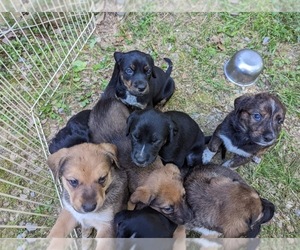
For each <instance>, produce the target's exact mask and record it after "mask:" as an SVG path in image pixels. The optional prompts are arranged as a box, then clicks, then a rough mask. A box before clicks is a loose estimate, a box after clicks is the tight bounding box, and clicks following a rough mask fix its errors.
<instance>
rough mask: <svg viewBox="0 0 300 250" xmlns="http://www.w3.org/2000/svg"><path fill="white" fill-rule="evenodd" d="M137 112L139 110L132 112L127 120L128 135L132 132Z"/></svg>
mask: <svg viewBox="0 0 300 250" xmlns="http://www.w3.org/2000/svg"><path fill="white" fill-rule="evenodd" d="M136 112H137V111H134V112H132V113H131V114H130V116H129V117H128V118H127V121H126V124H127V125H126V136H128V135H129V133H130V128H131V125H132V123H133V121H134V120H135V118H136Z"/></svg>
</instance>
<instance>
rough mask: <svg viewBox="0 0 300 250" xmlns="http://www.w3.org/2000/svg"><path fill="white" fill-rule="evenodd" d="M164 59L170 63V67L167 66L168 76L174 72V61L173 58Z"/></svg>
mask: <svg viewBox="0 0 300 250" xmlns="http://www.w3.org/2000/svg"><path fill="white" fill-rule="evenodd" d="M164 60H165V61H166V62H167V63H168V65H169V67H168V68H167V70H166V74H167V75H168V76H170V75H171V73H172V69H173V63H172V61H171V59H169V58H166V57H165V58H164Z"/></svg>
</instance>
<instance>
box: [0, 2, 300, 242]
mask: <svg viewBox="0 0 300 250" xmlns="http://www.w3.org/2000/svg"><path fill="white" fill-rule="evenodd" d="M149 8H150V9H151V6H150V7H149ZM232 11H234V9H232ZM107 16H109V14H107ZM111 16H112V14H111ZM112 19H113V18H112ZM299 23H300V13H296V12H294V13H263V12H259V13H254V12H252V13H239V14H238V15H232V14H229V13H176V14H174V13H146V12H145V13H129V14H127V15H126V17H125V19H124V21H123V22H122V23H121V24H118V26H117V32H116V33H115V32H114V31H115V29H113V28H112V26H113V21H111V22H109V24H110V25H107V26H105V27H103V26H101V27H97V29H96V32H95V34H94V36H92V37H91V39H90V40H89V42H88V43H87V45H86V46H85V48H84V50H83V51H82V53H81V54H80V55H79V57H78V58H77V59H76V61H75V62H74V63H73V65H72V67H71V68H70V70H69V71H68V72H67V74H66V75H65V76H64V78H63V79H60V80H61V84H60V88H59V90H58V91H57V92H56V93H55V95H54V96H53V98H52V99H51V100H49V102H48V103H47V105H44V106H43V107H42V110H41V111H42V115H41V119H43V120H45V123H44V129H45V130H46V132H49V130H50V128H49V126H50V124H59V127H62V126H64V125H65V123H66V121H67V118H68V117H70V116H71V115H72V114H74V113H76V112H78V111H80V110H82V109H85V108H90V107H92V106H93V105H94V104H95V102H96V100H97V99H98V97H99V94H100V93H101V92H102V91H103V90H104V89H105V87H106V86H107V84H108V81H109V79H110V77H111V74H112V71H113V66H114V59H113V52H114V51H129V50H133V49H139V50H141V51H144V52H147V53H149V54H151V55H152V56H153V58H154V59H155V64H156V65H157V66H160V67H162V68H164V69H166V67H167V64H166V63H165V61H164V60H163V57H169V58H170V59H171V60H172V61H173V66H174V67H173V72H172V77H173V78H174V80H175V83H176V91H175V93H174V95H173V97H172V98H171V99H170V101H169V102H168V103H167V105H166V106H165V108H164V110H180V111H185V112H187V113H189V114H190V115H192V117H193V118H194V119H195V120H196V121H197V122H198V124H199V125H200V127H201V128H202V130H203V131H204V133H205V134H206V135H208V134H211V133H212V132H213V131H214V129H215V128H216V126H217V125H218V124H219V123H220V122H221V121H222V120H223V118H224V117H225V115H226V114H227V113H228V112H229V111H230V110H231V109H232V107H233V101H234V99H235V98H236V97H238V96H240V95H242V94H244V93H256V92H261V91H270V92H272V93H275V94H277V95H278V96H279V97H280V99H281V100H282V102H283V103H284V104H285V106H286V107H287V117H286V121H285V124H284V126H283V130H282V133H281V136H280V139H279V141H278V143H277V144H276V146H275V147H273V148H272V149H270V150H269V151H268V153H267V154H265V156H264V157H263V160H262V162H261V163H260V164H258V165H255V164H254V163H250V164H247V165H246V166H244V167H241V168H239V170H238V172H239V173H240V174H241V175H242V176H243V178H245V179H246V180H247V182H248V183H249V184H251V185H252V186H253V187H254V188H255V189H257V190H258V191H259V192H260V194H261V196H263V197H264V198H267V199H269V200H270V201H272V202H273V203H274V204H275V206H276V214H275V217H274V219H273V220H272V221H271V222H270V223H268V224H267V225H264V226H263V227H262V232H261V235H260V237H299V236H300V226H299V216H297V215H296V212H295V211H296V210H297V209H298V210H300V207H299V204H300V202H299V193H300V186H299V183H300V180H299V177H300V174H299V165H300V154H299V152H300V148H299V136H300V134H299V131H298V130H299V127H300V120H299V119H300V111H299V110H300V87H299V86H300V85H299V82H300V66H299V65H300V63H299V62H300V45H299V42H300V26H299ZM70 29H72V27H70ZM107 30H108V31H110V32H107ZM66 32H68V30H66ZM266 37H269V38H270V40H269V43H267V44H265V45H264V44H263V40H264V38H266ZM99 38H100V39H99ZM16 46H17V47H16V49H21V48H20V46H19V45H18V44H16ZM25 46H26V44H25ZM242 48H251V49H255V50H256V51H258V52H259V53H260V54H261V55H262V57H263V60H264V65H265V67H264V71H263V73H262V74H261V76H260V78H259V80H258V82H257V84H256V85H254V86H251V87H249V88H245V89H241V88H239V87H237V86H235V85H233V84H231V83H229V82H228V81H226V79H225V77H224V74H223V65H224V62H225V61H226V60H228V59H229V58H230V57H231V56H232V55H233V54H234V53H235V52H236V51H238V50H240V49H242ZM6 49H8V50H9V48H6ZM11 53H12V57H13V58H14V57H16V56H15V55H14V52H13V51H11ZM0 55H2V54H1V52H0ZM17 59H18V58H17V57H16V58H14V60H17ZM36 59H37V58H34V60H36ZM26 98H29V97H26ZM52 132H53V131H52ZM0 174H1V173H0ZM36 209H37V211H39V210H42V209H44V208H40V207H38V208H36Z"/></svg>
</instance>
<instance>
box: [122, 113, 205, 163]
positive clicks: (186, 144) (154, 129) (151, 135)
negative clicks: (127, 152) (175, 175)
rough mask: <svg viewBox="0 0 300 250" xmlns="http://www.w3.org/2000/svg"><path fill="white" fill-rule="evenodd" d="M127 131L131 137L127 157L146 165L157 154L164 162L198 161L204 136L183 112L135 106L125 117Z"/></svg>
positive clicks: (200, 157) (199, 161)
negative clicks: (141, 108)
mask: <svg viewBox="0 0 300 250" xmlns="http://www.w3.org/2000/svg"><path fill="white" fill-rule="evenodd" d="M127 135H130V137H131V144H132V151H131V158H132V160H133V162H134V163H135V164H136V165H138V166H141V167H143V166H148V165H149V164H151V163H152V162H154V160H155V159H156V157H157V156H158V155H159V156H160V157H161V159H162V161H163V162H164V163H174V164H175V165H177V166H178V167H179V168H181V167H183V166H189V167H191V166H195V165H198V164H200V163H201V162H202V152H203V150H204V145H205V137H204V135H203V132H202V131H201V129H200V128H199V126H198V124H197V123H196V122H195V121H194V120H193V119H192V118H191V117H190V116H189V115H188V114H186V113H183V112H179V111H168V112H165V113H163V112H161V111H159V110H156V109H146V110H137V111H135V112H133V113H132V114H131V115H130V116H129V118H128V120H127Z"/></svg>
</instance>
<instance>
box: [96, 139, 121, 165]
mask: <svg viewBox="0 0 300 250" xmlns="http://www.w3.org/2000/svg"><path fill="white" fill-rule="evenodd" d="M99 147H100V148H101V150H102V151H104V153H105V154H106V155H107V156H108V157H109V158H110V159H111V160H112V163H114V164H115V165H116V166H117V167H118V168H120V165H119V161H118V159H117V147H116V145H114V144H111V143H101V144H99Z"/></svg>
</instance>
